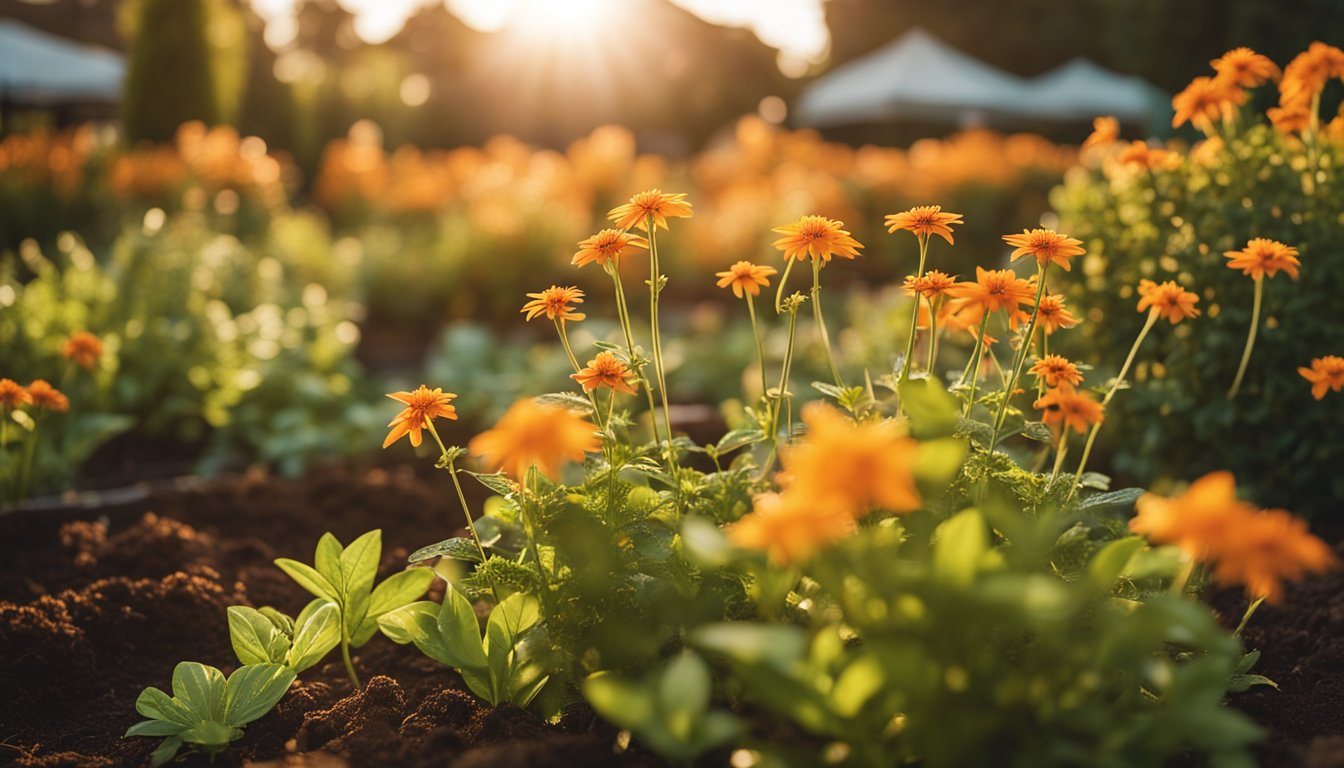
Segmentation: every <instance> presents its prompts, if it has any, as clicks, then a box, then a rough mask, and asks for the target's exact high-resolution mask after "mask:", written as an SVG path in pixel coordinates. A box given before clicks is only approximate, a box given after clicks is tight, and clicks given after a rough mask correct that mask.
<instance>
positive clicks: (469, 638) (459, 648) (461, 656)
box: [436, 584, 486, 670]
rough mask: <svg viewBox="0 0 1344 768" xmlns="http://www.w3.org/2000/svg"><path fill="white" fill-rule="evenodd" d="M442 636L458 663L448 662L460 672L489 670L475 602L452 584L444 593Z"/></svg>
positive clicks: (440, 619)
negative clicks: (467, 669)
mask: <svg viewBox="0 0 1344 768" xmlns="http://www.w3.org/2000/svg"><path fill="white" fill-rule="evenodd" d="M436 626H437V628H438V631H439V635H440V636H441V637H442V638H443V639H444V642H445V645H446V646H447V647H448V648H450V649H451V650H452V653H453V656H454V657H455V659H454V661H449V662H446V663H448V664H450V665H451V666H454V667H457V668H458V669H463V668H471V669H478V670H484V669H485V668H486V660H485V648H484V647H483V646H482V641H481V624H480V621H479V620H477V618H476V610H475V609H474V608H472V607H471V601H470V600H468V599H467V598H466V596H465V595H463V594H462V593H461V592H459V591H458V590H457V588H456V587H454V586H453V585H452V584H449V585H448V587H447V589H445V590H444V592H443V606H442V607H441V608H440V609H439V614H438V617H437V620H436Z"/></svg>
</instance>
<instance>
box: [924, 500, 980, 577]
mask: <svg viewBox="0 0 1344 768" xmlns="http://www.w3.org/2000/svg"><path fill="white" fill-rule="evenodd" d="M988 551H989V529H988V528H987V527H986V526H985V519H984V518H983V517H981V515H980V512H979V510H976V509H967V510H964V511H962V512H958V513H957V514H955V515H953V516H952V517H950V518H948V519H947V520H945V521H944V522H943V523H942V524H941V525H939V526H938V529H937V530H936V531H934V542H933V568H934V572H935V573H937V574H938V575H939V576H940V577H942V578H943V579H946V580H947V581H949V582H951V583H952V584H955V585H958V586H968V585H969V584H970V583H971V582H973V581H975V574H976V571H978V570H979V568H980V561H981V558H983V557H984V555H985V553H986V552H988Z"/></svg>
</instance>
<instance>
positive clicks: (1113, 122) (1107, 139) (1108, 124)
mask: <svg viewBox="0 0 1344 768" xmlns="http://www.w3.org/2000/svg"><path fill="white" fill-rule="evenodd" d="M1119 138H1120V121H1119V120H1117V119H1115V118H1114V117H1111V116H1109V115H1107V116H1104V117H1097V118H1093V120H1092V135H1090V136H1088V137H1087V140H1086V141H1084V142H1083V149H1092V148H1093V147H1105V146H1109V145H1111V144H1114V143H1115V141H1116V139H1119Z"/></svg>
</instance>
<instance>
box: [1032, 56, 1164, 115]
mask: <svg viewBox="0 0 1344 768" xmlns="http://www.w3.org/2000/svg"><path fill="white" fill-rule="evenodd" d="M1166 100H1167V97H1166V95H1165V94H1164V93H1162V91H1161V90H1160V89H1158V88H1157V87H1156V86H1154V85H1150V84H1149V83H1148V82H1147V81H1145V80H1143V79H1142V78H1138V77H1129V76H1125V75H1120V74H1116V73H1115V72H1112V71H1110V70H1108V69H1103V68H1102V67H1100V66H1098V65H1097V64H1095V63H1093V62H1092V61H1090V60H1088V59H1085V58H1081V57H1080V58H1077V59H1074V60H1072V61H1070V62H1068V63H1067V64H1064V65H1063V66H1060V67H1058V68H1057V69H1052V70H1050V71H1049V72H1046V73H1045V74H1043V75H1040V76H1038V77H1036V78H1034V79H1032V80H1031V81H1030V82H1029V83H1028V89H1027V92H1026V98H1025V99H1024V100H1023V102H1022V107H1023V109H1024V110H1025V111H1026V112H1027V113H1029V114H1032V115H1036V116H1038V117H1041V118H1044V119H1054V120H1090V119H1092V118H1093V117H1096V116H1097V115H1114V116H1115V117H1116V118H1118V119H1119V120H1120V121H1121V122H1134V123H1137V122H1146V121H1148V120H1150V119H1151V118H1152V116H1153V114H1154V112H1156V111H1159V110H1161V109H1162V108H1163V107H1164V106H1165V102H1166Z"/></svg>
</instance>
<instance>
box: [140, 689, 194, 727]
mask: <svg viewBox="0 0 1344 768" xmlns="http://www.w3.org/2000/svg"><path fill="white" fill-rule="evenodd" d="M135 711H136V712H139V713H140V714H142V715H144V716H145V717H148V718H151V719H154V720H167V721H169V722H173V723H177V724H179V725H181V726H183V727H186V726H189V725H191V724H192V723H193V722H195V720H196V717H195V715H194V714H193V713H192V712H191V711H190V710H188V709H187V708H186V707H184V706H183V705H182V703H181V702H178V701H175V700H173V697H171V696H169V695H168V694H166V693H164V692H163V691H161V690H159V689H158V688H154V687H149V688H146V689H145V690H143V691H141V692H140V696H139V698H137V699H136V700H135Z"/></svg>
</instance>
